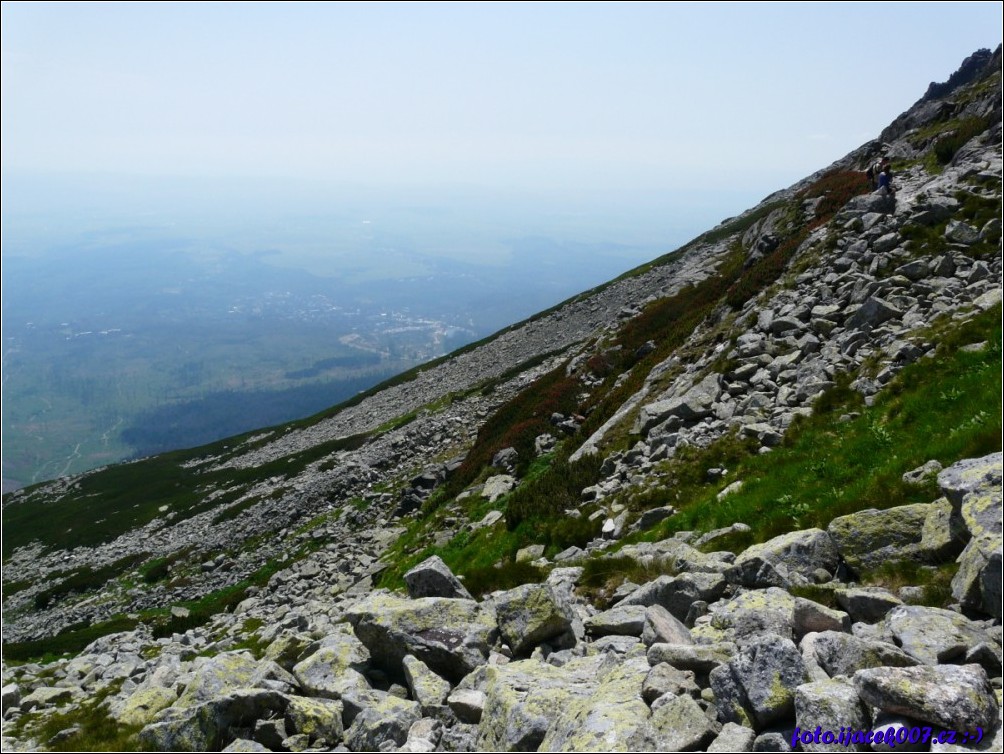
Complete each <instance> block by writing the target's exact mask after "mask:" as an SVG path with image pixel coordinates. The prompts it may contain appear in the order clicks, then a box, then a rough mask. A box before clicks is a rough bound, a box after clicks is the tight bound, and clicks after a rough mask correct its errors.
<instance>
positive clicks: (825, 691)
mask: <svg viewBox="0 0 1004 754" xmlns="http://www.w3.org/2000/svg"><path fill="white" fill-rule="evenodd" d="M868 723H869V717H868V711H867V710H866V709H865V707H864V705H863V704H862V703H861V699H859V698H858V692H857V691H856V690H855V689H854V686H852V685H851V684H850V683H849V682H847V681H819V682H817V683H805V684H803V685H801V686H799V687H798V688H796V689H795V725H796V730H797V731H798V733H796V734H795V735H797V737H798V738H799V740H800V742H801V749H802V751H836V750H837V749H838V747H837V746H835V745H834V742H832V741H831V742H829V743H825V742H820V743H816V742H815V736H814V734H815V731H816V728H817V727H819V728H822V730H823V731H832V732H833V733H835V734H839V732H840V731H841V730H842V729H843V728H845V727H850V728H852V729H855V730H864V729H866V728H868ZM805 732H808V733H809V734H810V735H809V736H808V740H806V738H803V737H802V735H801V734H802V733H805ZM793 738H794V736H793ZM839 748H844V747H843V746H841V747H839ZM847 750H848V751H867V750H868V747H867V745H866V744H852V745H851V746H850V747H848V748H847Z"/></svg>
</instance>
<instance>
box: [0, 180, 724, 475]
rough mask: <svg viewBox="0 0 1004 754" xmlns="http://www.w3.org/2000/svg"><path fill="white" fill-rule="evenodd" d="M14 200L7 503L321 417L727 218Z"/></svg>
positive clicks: (161, 196)
mask: <svg viewBox="0 0 1004 754" xmlns="http://www.w3.org/2000/svg"><path fill="white" fill-rule="evenodd" d="M18 186H19V187H21V188H23V189H25V190H23V191H21V192H19V193H18V195H17V198H16V199H15V200H14V201H12V202H9V203H8V205H7V206H6V207H5V216H4V268H3V269H4V273H3V274H4V304H3V317H4V319H3V337H4V418H3V441H4V485H5V489H10V488H14V487H16V486H22V485H24V484H31V483H34V482H38V481H43V480H46V479H51V478H54V477H57V476H65V475H70V474H75V473H79V472H81V471H84V470H87V469H89V468H94V467H96V466H100V465H104V464H107V463H111V462H114V461H118V460H122V459H125V458H130V457H135V456H145V455H149V454H151V453H156V452H161V451H165V450H170V449H175V448H181V447H190V446H192V445H197V444H201V443H205V442H209V441H211V440H215V439H219V438H222V437H226V436H229V435H233V434H237V433H240V432H244V431H248V430H251V429H254V428H257V427H261V426H266V425H270V424H275V423H278V422H282V421H287V420H290V419H293V418H297V417H300V416H305V415H308V414H310V413H313V412H316V411H319V410H321V409H323V408H326V407H328V406H330V405H332V404H334V403H337V402H339V401H341V400H344V399H346V398H348V397H351V396H352V395H354V394H355V393H357V392H358V391H360V390H363V389H365V388H368V387H370V386H372V385H374V384H376V383H377V382H379V381H381V380H382V379H385V378H387V377H389V376H391V375H393V374H396V373H397V372H400V371H402V370H404V369H407V368H409V367H411V366H413V365H415V364H418V363H421V362H424V361H427V360H429V359H431V358H435V357H436V356H440V355H442V354H445V353H448V352H449V351H452V350H454V349H455V348H457V347H460V346H462V345H464V344H466V343H469V342H471V341H473V340H476V339H480V338H482V337H484V336H486V335H488V334H490V333H492V332H495V331H497V330H498V329H500V328H502V327H504V326H506V325H508V324H511V323H512V322H514V321H517V320H518V319H520V318H523V317H526V316H529V315H530V314H532V313H534V312H536V311H539V310H541V309H544V308H546V307H548V306H551V305H553V304H555V303H557V302H559V301H561V300H563V299H565V298H567V297H569V296H571V295H574V294H576V293H578V292H580V291H582V290H584V289H586V288H589V287H590V286H593V285H596V284H598V283H600V282H602V281H605V280H607V279H609V278H611V277H613V276H616V275H617V274H619V273H621V272H623V271H625V270H627V269H629V268H630V267H632V266H634V265H636V264H639V263H641V262H643V261H646V260H648V259H651V258H653V257H655V256H658V255H659V254H661V253H664V252H665V251H666V250H667V249H668V248H669V246H668V245H667V244H674V245H678V244H679V243H681V242H683V241H684V240H686V238H688V237H691V236H693V235H695V234H696V232H697V230H698V229H699V228H700V227H702V225H703V226H705V227H706V226H707V225H708V224H709V223H711V222H713V220H714V219H720V218H716V215H715V214H713V213H715V212H719V211H720V210H719V208H717V207H714V206H713V204H712V200H711V199H710V198H707V199H706V201H707V204H706V205H705V206H700V200H701V197H700V196H697V195H694V196H689V197H688V196H686V195H683V194H679V195H676V196H670V195H665V194H662V195H653V194H648V195H645V196H643V197H630V196H624V195H622V196H619V197H618V196H607V197H602V203H601V201H600V200H599V199H597V198H595V197H588V196H574V197H572V198H571V199H568V198H562V199H558V198H557V197H554V196H543V197H541V196H537V195H528V194H519V193H516V192H510V193H503V192H498V191H495V192H488V191H483V190H482V191H472V190H466V191H461V190H459V189H458V190H454V191H450V190H439V191H431V192H430V191H426V192H417V191H416V192H408V191H404V190H399V191H396V192H395V191H390V190H385V191H382V192H377V191H375V190H369V191H366V190H362V189H332V188H330V187H326V186H315V185H301V186H294V187H292V188H290V187H289V186H283V187H282V188H281V189H280V188H270V187H268V186H265V185H259V186H251V187H249V186H247V185H246V184H245V185H236V184H235V183H227V182H217V183H214V184H211V185H209V186H207V185H205V182H196V181H190V182H185V181H181V180H178V179H160V180H158V179H137V178H128V177H119V178H117V179H116V178H115V177H101V178H95V177H80V176H73V177H58V178H55V177H44V178H39V177H35V176H32V177H19V180H18ZM721 201H722V198H721V197H718V196H716V197H714V203H720V202H721ZM737 201H739V200H737ZM688 204H689V206H688ZM681 217H683V218H686V219H680V218H681Z"/></svg>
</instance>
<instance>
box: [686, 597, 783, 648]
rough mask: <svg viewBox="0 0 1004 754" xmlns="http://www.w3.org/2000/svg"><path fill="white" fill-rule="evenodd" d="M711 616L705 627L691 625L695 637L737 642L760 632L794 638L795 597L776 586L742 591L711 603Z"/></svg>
mask: <svg viewBox="0 0 1004 754" xmlns="http://www.w3.org/2000/svg"><path fill="white" fill-rule="evenodd" d="M710 615H711V620H710V624H709V625H708V627H707V628H706V629H705V628H704V627H698V626H694V629H693V630H692V631H691V634H692V635H694V637H695V640H697V639H698V637H702V638H704V639H707V640H712V641H738V640H740V639H744V638H747V637H750V636H759V635H762V634H774V635H776V636H782V637H784V638H786V639H792V638H794V622H795V621H794V616H795V598H794V597H792V596H791V594H789V593H788V592H786V591H785V590H784V589H779V588H777V587H771V588H769V589H763V590H760V589H757V590H752V591H748V592H743V593H742V594H740V595H738V596H737V597H734V598H733V599H731V600H721V601H719V602H717V603H715V604H714V605H712V606H711V613H710ZM702 629H703V630H702ZM712 632H713V633H712Z"/></svg>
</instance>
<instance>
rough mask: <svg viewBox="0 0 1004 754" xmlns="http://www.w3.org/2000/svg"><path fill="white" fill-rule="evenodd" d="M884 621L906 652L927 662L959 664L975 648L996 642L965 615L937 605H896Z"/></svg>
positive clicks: (931, 663) (926, 663)
mask: <svg viewBox="0 0 1004 754" xmlns="http://www.w3.org/2000/svg"><path fill="white" fill-rule="evenodd" d="M883 623H884V625H885V627H886V628H887V629H888V630H889V632H890V633H891V634H892V635H893V637H894V638H895V640H896V643H897V644H898V645H899V646H900V647H902V649H903V651H904V652H906V653H908V654H909V655H911V656H912V657H916V658H917V660H919V661H920V662H922V663H924V664H925V665H938V664H944V663H957V662H959V661H960V660H962V659H963V658H964V657H965V656H966V654H967V653H968V652H969V650H970V649H972V648H973V647H975V646H977V645H979V644H984V643H989V642H992V641H993V639H992V638H991V637H990V635H989V634H988V633H987V632H986V631H984V630H983V629H982V628H981V627H979V626H977V625H976V624H974V623H973V622H972V621H971V620H969V619H968V618H966V617H965V616H964V615H960V614H959V613H955V612H952V611H951V610H941V609H939V608H936V607H922V606H919V605H916V606H909V607H908V606H906V605H903V606H900V607H894V608H893V609H892V610H890V611H889V612H888V613H887V614H886V617H885V619H884V621H883ZM890 664H891V663H890Z"/></svg>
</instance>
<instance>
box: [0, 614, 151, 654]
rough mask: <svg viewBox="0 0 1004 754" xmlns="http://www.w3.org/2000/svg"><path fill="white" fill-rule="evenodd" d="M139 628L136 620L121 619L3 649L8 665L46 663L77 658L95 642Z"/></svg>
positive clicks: (77, 627)
mask: <svg viewBox="0 0 1004 754" xmlns="http://www.w3.org/2000/svg"><path fill="white" fill-rule="evenodd" d="M138 624H139V621H138V620H136V619H135V618H127V617H125V616H119V617H117V618H112V619H111V620H107V621H102V622H101V623H94V624H89V623H78V624H76V625H73V626H70V627H68V628H67V629H65V630H64V631H62V632H61V633H59V634H57V635H56V636H52V637H48V638H45V639H35V640H32V641H22V642H10V643H8V644H4V645H3V658H4V660H6V661H7V662H31V661H39V662H46V661H51V660H54V659H56V658H58V657H61V656H63V655H66V654H77V653H79V652H81V651H82V650H83V649H84V647H86V646H87V645H88V644H90V643H91V642H92V641H94V640H95V639H100V638H101V637H102V636H107V635H108V634H115V633H119V632H120V631H132V630H133V629H134V628H136V626H137V625H138Z"/></svg>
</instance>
